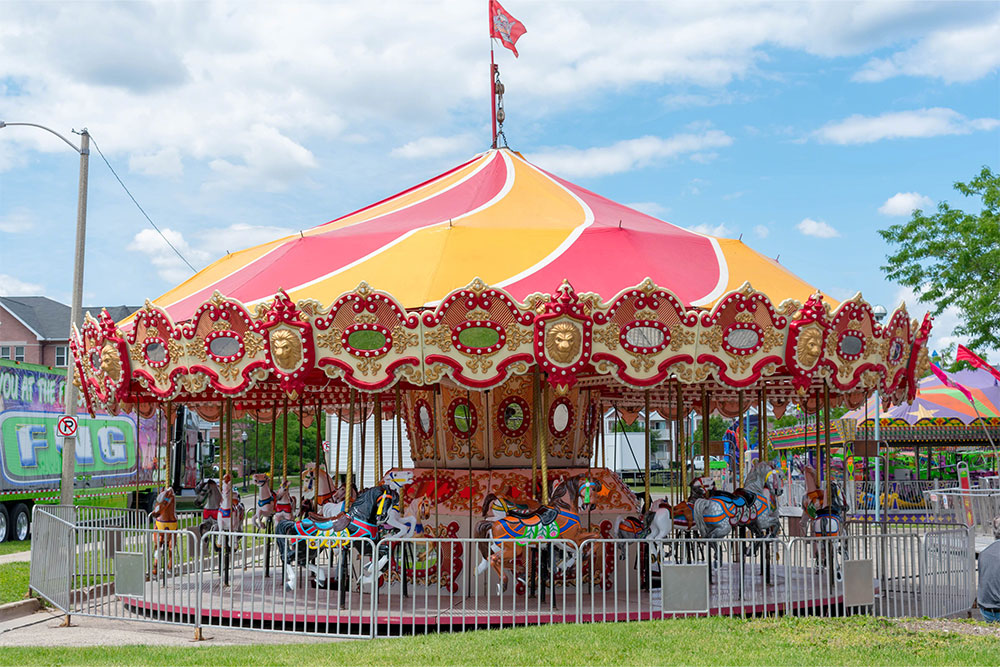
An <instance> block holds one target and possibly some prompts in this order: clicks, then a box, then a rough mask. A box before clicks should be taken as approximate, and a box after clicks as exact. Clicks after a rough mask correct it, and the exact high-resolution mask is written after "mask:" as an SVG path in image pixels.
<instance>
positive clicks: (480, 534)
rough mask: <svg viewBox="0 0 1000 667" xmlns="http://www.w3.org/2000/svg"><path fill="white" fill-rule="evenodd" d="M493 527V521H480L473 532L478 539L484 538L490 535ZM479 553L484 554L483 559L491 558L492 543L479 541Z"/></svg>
mask: <svg viewBox="0 0 1000 667" xmlns="http://www.w3.org/2000/svg"><path fill="white" fill-rule="evenodd" d="M492 528H493V522H492V521H480V522H479V523H477V524H476V529H475V530H474V531H473V532H472V536H473V537H475V538H476V539H478V540H484V539H485V538H487V537H489V536H490V531H491V529H492ZM479 553H480V554H482V556H483V560H484V561H485V560H489V558H490V543H489V542H485V541H483V542H480V543H479Z"/></svg>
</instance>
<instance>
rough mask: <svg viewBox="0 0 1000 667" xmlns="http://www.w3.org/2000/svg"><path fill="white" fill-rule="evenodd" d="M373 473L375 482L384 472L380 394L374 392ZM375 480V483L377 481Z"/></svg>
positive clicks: (379, 479)
mask: <svg viewBox="0 0 1000 667" xmlns="http://www.w3.org/2000/svg"><path fill="white" fill-rule="evenodd" d="M374 429H375V474H376V475H377V476H378V478H377V482H378V481H381V480H382V475H383V474H385V473H384V471H383V469H382V395H381V394H375V426H374ZM377 482H376V483H377Z"/></svg>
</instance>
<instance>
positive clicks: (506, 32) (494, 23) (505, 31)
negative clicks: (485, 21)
mask: <svg viewBox="0 0 1000 667" xmlns="http://www.w3.org/2000/svg"><path fill="white" fill-rule="evenodd" d="M526 32H528V31H527V30H526V29H525V27H524V24H523V23H521V22H520V21H518V20H517V19H516V18H514V17H513V16H511V15H510V14H509V13H508V12H507V10H506V9H504V8H503V7H501V6H500V3H499V2H497V0H490V37H495V38H497V39H499V40H500V43H501V44H503V45H504V46H506V47H507V48H508V49H510V50H511V51H513V52H514V57H515V58H517V47H516V46H515V44H517V40H518V39H520V38H521V35H523V34H524V33H526Z"/></svg>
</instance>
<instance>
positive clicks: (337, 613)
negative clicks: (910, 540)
mask: <svg viewBox="0 0 1000 667" xmlns="http://www.w3.org/2000/svg"><path fill="white" fill-rule="evenodd" d="M300 572H302V575H300V576H299V583H298V587H297V589H296V590H295V591H294V592H292V591H288V590H287V589H285V587H284V585H283V580H282V574H281V572H280V570H279V571H274V570H272V572H271V576H270V577H265V576H264V570H263V568H259V567H258V568H249V569H247V570H242V569H240V568H238V569H236V570H235V571H234V572H233V574H232V578H231V580H230V585H229V586H225V587H224V586H222V585H221V584H222V581H221V577H220V576H219V573H218V572H217V571H216V572H214V573H213V574H212V575H211V576H209V575H208V574H206V575H205V576H204V577H203V580H202V582H201V585H200V588H199V586H198V583H197V581H195V580H194V578H185V577H167V579H166V583H163V582H162V581H156V582H147V583H146V587H145V594H144V595H143V596H141V597H139V596H132V597H129V596H124V595H119V596H118V600H119V602H120V603H122V604H124V605H125V606H126V607H127V608H129V609H130V610H131V611H134V612H137V613H142V614H150V615H154V616H160V617H171V616H172V617H177V616H183V617H187V618H193V617H194V616H195V615H196V614H197V613H198V610H199V608H200V611H201V614H202V618H203V622H204V623H205V624H206V625H225V626H237V625H241V626H255V627H266V628H271V629H292V628H294V627H296V626H298V627H301V626H302V625H303V624H305V625H306V626H308V629H310V630H311V631H316V632H330V633H343V632H345V628H346V627H347V626H361V625H367V624H369V623H370V621H371V619H372V609H373V606H372V605H373V603H374V602H376V601H375V600H373V599H372V596H371V595H369V594H361V593H358V592H357V590H354V591H348V592H347V593H346V596H345V601H344V604H343V606H342V607H339V608H338V601H339V592H338V591H337V590H327V589H318V588H316V587H315V586H314V585H313V584H312V582H311V581H307V580H306V577H305V573H304V571H300ZM738 572H739V570H738V566H737V565H735V564H731V565H729V566H722V567H721V568H719V569H717V570H716V571H715V572H714V573H713V577H712V583H711V586H710V592H709V599H710V606H709V609H708V611H707V614H708V615H733V614H736V615H760V614H775V613H786V612H788V613H813V614H823V613H824V611H823V610H824V608H825V607H829V606H832V605H837V604H839V603H841V602H843V598H842V596H841V595H838V594H837V593H836V592H834V593H831V591H830V587H829V585H828V584H827V583H826V577H825V576H824V577H821V576H820V575H819V574H818V573H816V572H815V571H811V570H807V569H806V568H792V569H791V570H790V571H789V577H788V580H786V577H785V575H784V568H780V573H779V570H778V569H776V571H775V576H774V579H775V581H774V584H772V585H768V586H764V585H763V581H762V577H761V576H760V570H759V566H756V567H755V566H752V565H749V564H747V565H745V566H744V590H743V595H742V596H740V594H739V589H738V587H739V581H738ZM484 576H485V575H484ZM492 582H493V585H492V587H493V588H494V591H495V588H496V587H495V582H496V579H495V577H494V578H492ZM653 583H654V589H653V591H652V594H651V593H650V591H640V590H638V581H637V580H636V579H635V578H634V577H633V579H632V588H631V589H629V590H625V588H624V587H622V586H619V587H618V590H617V591H611V590H609V591H601V590H599V589H594V590H591V589H590V587H589V585H588V586H587V587H586V588H585V589H584V591H583V593H582V595H581V596H580V597H581V604H580V617H579V618H577V612H576V608H575V607H576V600H575V596H576V591H575V588H573V587H567V588H563V587H561V586H557V587H556V590H555V594H554V595H552V594H551V592H549V593H548V594H547V596H546V600H545V602H544V603H543V602H542V600H541V599H540V598H539V597H529V596H527V595H525V594H524V593H523V592H521V593H517V592H515V591H514V590H508V591H507V592H506V593H504V594H503V595H500V594H499V593H498V592H494V593H493V594H487V593H486V592H485V586H481V587H478V591H479V592H478V593H473V594H471V595H468V596H466V595H465V594H464V593H454V594H452V593H449V592H447V591H446V590H444V589H439V588H437V587H429V586H411V587H410V588H409V596H408V597H403V596H402V594H401V587H400V584H399V583H398V582H396V583H393V584H392V585H391V586H383V587H381V588H380V589H379V591H378V593H377V611H376V612H375V616H374V619H375V623H376V624H377V625H378V626H380V627H392V626H411V627H413V628H418V627H424V628H425V629H431V628H441V629H464V628H466V627H469V628H472V627H484V626H491V625H532V624H540V623H560V622H575V621H583V622H587V621H625V620H642V619H650V618H663V617H669V616H670V615H671V614H670V613H668V612H663V611H661V609H660V602H659V599H660V594H661V591H660V590H659V589H658V588H656V586H657V585H658V582H657V580H656V579H655V578H654V582H653ZM789 587H790V591H791V598H790V603H791V604H790V608H789V598H788V591H789ZM513 588H514V585H513V584H512V585H511V589H513ZM876 594H877V591H876ZM198 596H200V604H199V600H198V599H197V598H198ZM697 614H698V615H705V614H706V612H705V611H704V610H702V611H701V612H697ZM380 633H381V632H380ZM388 634H392V631H391V630H389V632H388Z"/></svg>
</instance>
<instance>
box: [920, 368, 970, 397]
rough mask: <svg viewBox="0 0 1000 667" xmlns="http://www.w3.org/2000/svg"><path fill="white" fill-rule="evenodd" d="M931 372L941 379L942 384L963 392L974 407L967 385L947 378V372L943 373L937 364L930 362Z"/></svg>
mask: <svg viewBox="0 0 1000 667" xmlns="http://www.w3.org/2000/svg"><path fill="white" fill-rule="evenodd" d="M931 373H934V376H935V377H936V378H937V379H938V380H941V383H942V384H943V385H944V386H946V387H951V388H952V389H957V390H959V391H960V392H962V394H964V395H965V397H966V398H967V399H969V403H971V404H972V406H973V407H975V405H976V399H974V398H973V397H972V392H971V391H969V388H968V387H966V386H965V385H964V384H959V383H957V382H955V381H954V380H952V379H951V378H949V377H948V376H947V374H945V372H944V371H943V370H941V367H940V366H938V365H937V364H931Z"/></svg>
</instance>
